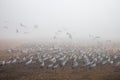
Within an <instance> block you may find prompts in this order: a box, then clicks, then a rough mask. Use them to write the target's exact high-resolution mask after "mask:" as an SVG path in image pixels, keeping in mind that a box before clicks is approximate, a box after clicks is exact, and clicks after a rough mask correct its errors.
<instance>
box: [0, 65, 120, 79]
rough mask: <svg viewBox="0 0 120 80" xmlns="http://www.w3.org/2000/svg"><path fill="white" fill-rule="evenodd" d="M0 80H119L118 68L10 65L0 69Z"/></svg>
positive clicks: (119, 70)
mask: <svg viewBox="0 0 120 80" xmlns="http://www.w3.org/2000/svg"><path fill="white" fill-rule="evenodd" d="M0 80H120V67H115V66H110V65H105V66H97V67H95V68H92V69H88V68H85V67H80V68H77V69H72V68H71V67H69V66H66V67H64V68H57V69H54V70H53V69H47V68H40V66H39V64H33V65H32V64H31V65H29V66H28V65H24V64H17V65H16V64H10V65H6V66H1V67H0Z"/></svg>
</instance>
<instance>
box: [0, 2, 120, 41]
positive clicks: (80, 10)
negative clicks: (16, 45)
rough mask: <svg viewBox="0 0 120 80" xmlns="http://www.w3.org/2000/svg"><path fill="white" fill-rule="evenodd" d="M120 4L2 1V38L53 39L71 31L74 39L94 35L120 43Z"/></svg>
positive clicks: (0, 21)
mask: <svg viewBox="0 0 120 80" xmlns="http://www.w3.org/2000/svg"><path fill="white" fill-rule="evenodd" d="M119 4H120V0H0V38H29V37H30V38H46V39H47V38H49V39H52V38H53V36H54V35H56V34H55V33H56V32H57V31H59V30H60V31H61V32H60V33H59V34H58V37H59V39H60V38H67V37H68V36H66V32H69V33H71V35H72V38H73V40H74V39H78V40H81V39H89V35H94V36H100V38H101V39H103V40H117V41H120V35H119V34H120V5H119ZM21 24H22V25H23V26H25V27H21ZM34 26H38V27H37V28H35V27H34ZM17 31H18V32H17Z"/></svg>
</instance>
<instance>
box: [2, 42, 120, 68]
mask: <svg viewBox="0 0 120 80" xmlns="http://www.w3.org/2000/svg"><path fill="white" fill-rule="evenodd" d="M7 52H8V53H9V54H12V53H21V56H16V57H13V56H11V57H9V58H8V59H6V60H1V61H0V66H6V65H10V64H21V65H26V66H29V65H34V64H37V65H38V66H40V68H48V69H56V68H64V67H65V66H70V67H71V68H72V69H75V68H79V67H87V68H94V67H96V66H100V65H113V66H120V51H119V50H118V51H113V50H107V49H104V48H97V47H88V48H83V47H72V46H65V45H64V46H55V45H54V46H48V45H43V44H32V45H28V46H22V47H19V48H14V49H8V50H7Z"/></svg>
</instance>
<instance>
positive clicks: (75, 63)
mask: <svg viewBox="0 0 120 80" xmlns="http://www.w3.org/2000/svg"><path fill="white" fill-rule="evenodd" d="M76 67H78V62H77V61H74V62H73V65H72V68H73V69H74V68H76Z"/></svg>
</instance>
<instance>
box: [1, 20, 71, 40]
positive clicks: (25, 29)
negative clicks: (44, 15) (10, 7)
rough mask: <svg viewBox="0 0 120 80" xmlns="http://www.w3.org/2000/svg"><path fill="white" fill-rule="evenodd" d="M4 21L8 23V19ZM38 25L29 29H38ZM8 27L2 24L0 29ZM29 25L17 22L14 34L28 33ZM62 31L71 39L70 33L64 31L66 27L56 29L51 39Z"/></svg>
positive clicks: (55, 37)
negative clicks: (17, 25)
mask: <svg viewBox="0 0 120 80" xmlns="http://www.w3.org/2000/svg"><path fill="white" fill-rule="evenodd" d="M5 23H8V21H5ZM38 28H39V26H38V25H34V26H33V27H32V29H31V31H34V30H35V29H38ZM8 29H9V27H8V26H3V27H1V28H0V31H2V30H8ZM28 29H29V27H28V26H27V25H25V24H23V23H19V27H17V28H16V29H15V30H14V31H15V33H16V34H28V33H30V32H31V31H28ZM62 33H65V34H64V35H66V36H67V37H68V38H69V39H72V34H71V33H70V32H68V31H66V29H63V30H57V31H56V32H55V34H54V36H53V39H57V38H58V37H59V35H61V34H62Z"/></svg>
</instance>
